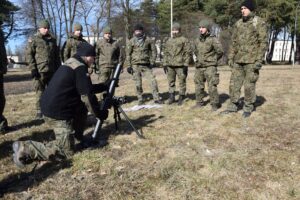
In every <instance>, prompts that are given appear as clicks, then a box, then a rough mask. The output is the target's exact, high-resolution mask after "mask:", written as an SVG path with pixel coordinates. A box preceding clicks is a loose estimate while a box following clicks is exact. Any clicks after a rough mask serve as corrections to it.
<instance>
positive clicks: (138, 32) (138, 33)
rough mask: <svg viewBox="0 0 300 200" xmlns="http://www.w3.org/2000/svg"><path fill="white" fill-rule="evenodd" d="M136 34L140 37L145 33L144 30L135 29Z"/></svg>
mask: <svg viewBox="0 0 300 200" xmlns="http://www.w3.org/2000/svg"><path fill="white" fill-rule="evenodd" d="M134 35H135V36H137V37H140V36H142V35H143V31H142V30H135V31H134Z"/></svg>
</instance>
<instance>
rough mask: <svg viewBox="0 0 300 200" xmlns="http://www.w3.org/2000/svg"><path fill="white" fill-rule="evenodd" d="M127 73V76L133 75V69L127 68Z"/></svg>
mask: <svg viewBox="0 0 300 200" xmlns="http://www.w3.org/2000/svg"><path fill="white" fill-rule="evenodd" d="M127 72H128V74H131V75H133V69H132V67H128V68H127Z"/></svg>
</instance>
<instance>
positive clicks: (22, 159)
mask: <svg viewBox="0 0 300 200" xmlns="http://www.w3.org/2000/svg"><path fill="white" fill-rule="evenodd" d="M13 151H14V154H13V160H14V163H15V164H16V165H17V166H18V167H20V168H22V167H24V166H25V165H26V164H30V163H31V162H32V161H33V160H32V159H31V157H30V151H29V149H28V148H27V147H26V146H25V145H24V143H23V142H21V141H16V142H14V143H13Z"/></svg>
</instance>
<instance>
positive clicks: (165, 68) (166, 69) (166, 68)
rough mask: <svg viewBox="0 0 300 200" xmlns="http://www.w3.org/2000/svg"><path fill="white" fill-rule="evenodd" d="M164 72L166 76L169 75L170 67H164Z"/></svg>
mask: <svg viewBox="0 0 300 200" xmlns="http://www.w3.org/2000/svg"><path fill="white" fill-rule="evenodd" d="M164 72H165V74H167V73H168V66H164Z"/></svg>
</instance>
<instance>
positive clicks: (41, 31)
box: [39, 28, 49, 35]
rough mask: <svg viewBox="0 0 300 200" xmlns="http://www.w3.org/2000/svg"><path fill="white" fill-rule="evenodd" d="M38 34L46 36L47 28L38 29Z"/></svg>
mask: <svg viewBox="0 0 300 200" xmlns="http://www.w3.org/2000/svg"><path fill="white" fill-rule="evenodd" d="M39 32H40V34H42V35H47V34H48V33H49V28H39Z"/></svg>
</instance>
